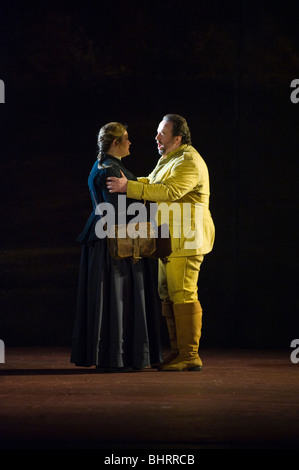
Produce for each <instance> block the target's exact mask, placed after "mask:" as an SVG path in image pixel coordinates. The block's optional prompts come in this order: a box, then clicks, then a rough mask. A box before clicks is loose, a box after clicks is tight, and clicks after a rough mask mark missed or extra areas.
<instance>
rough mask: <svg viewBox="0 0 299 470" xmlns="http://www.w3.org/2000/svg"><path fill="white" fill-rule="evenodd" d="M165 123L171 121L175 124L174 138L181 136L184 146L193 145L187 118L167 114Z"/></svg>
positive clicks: (164, 118)
mask: <svg viewBox="0 0 299 470" xmlns="http://www.w3.org/2000/svg"><path fill="white" fill-rule="evenodd" d="M163 121H170V122H172V124H173V131H172V132H173V136H177V135H181V136H182V144H188V145H192V142H191V132H190V129H189V127H188V124H187V121H186V119H185V118H183V117H182V116H180V115H179V114H166V115H165V116H164V117H163Z"/></svg>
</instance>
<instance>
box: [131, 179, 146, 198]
mask: <svg viewBox="0 0 299 470" xmlns="http://www.w3.org/2000/svg"><path fill="white" fill-rule="evenodd" d="M142 194H143V183H140V182H139V181H132V180H129V181H128V185H127V197H129V198H131V199H142Z"/></svg>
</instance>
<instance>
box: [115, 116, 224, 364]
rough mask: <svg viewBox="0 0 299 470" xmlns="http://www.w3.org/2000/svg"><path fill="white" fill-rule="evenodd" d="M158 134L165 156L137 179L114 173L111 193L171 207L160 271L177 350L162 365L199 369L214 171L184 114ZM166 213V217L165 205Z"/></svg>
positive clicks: (160, 287)
mask: <svg viewBox="0 0 299 470" xmlns="http://www.w3.org/2000/svg"><path fill="white" fill-rule="evenodd" d="M155 139H156V142H157V146H158V152H159V154H160V155H161V158H160V159H159V161H158V163H157V165H156V167H155V169H154V170H153V171H152V172H151V173H150V175H149V176H148V177H146V178H144V177H141V178H138V181H128V180H127V179H126V178H125V177H124V176H122V177H121V178H115V177H110V178H108V180H109V181H108V182H107V187H108V189H109V191H110V192H120V193H125V192H126V193H127V197H130V198H133V199H140V200H145V201H154V202H156V203H157V204H158V208H159V211H160V206H161V207H162V206H164V208H165V206H166V207H168V209H171V210H172V212H171V214H172V217H170V218H169V219H168V220H169V232H170V235H171V246H172V253H171V255H170V256H169V257H168V258H167V262H165V260H159V271H158V291H159V296H160V299H161V301H162V315H163V316H164V317H165V319H166V323H167V328H168V333H169V340H170V346H171V351H172V353H171V355H170V357H169V358H168V359H166V360H165V361H164V362H163V363H162V364H161V365H160V366H159V369H160V370H162V371H185V370H188V371H198V370H201V368H202V361H201V358H200V357H199V355H198V348H199V341H200V337H201V328H202V308H201V304H200V302H199V300H198V276H199V270H200V266H201V263H202V262H203V259H204V255H206V254H207V253H209V252H210V251H211V250H212V248H213V244H214V238H215V227H214V223H213V219H212V217H211V213H210V210H209V198H210V183H209V173H208V168H207V165H206V163H205V162H204V160H203V158H202V157H201V156H200V154H199V153H198V152H197V151H196V149H195V148H194V147H193V146H192V143H191V133H190V130H189V127H188V124H187V121H186V119H185V118H183V117H182V116H180V115H178V114H167V115H165V116H164V117H163V119H162V121H161V122H160V124H159V126H158V130H157V135H156V138H155ZM176 209H178V210H176ZM164 212H165V210H164ZM161 214H162V215H161ZM161 214H160V216H161V217H162V219H163V210H161ZM167 215H168V216H169V215H170V210H168V214H167Z"/></svg>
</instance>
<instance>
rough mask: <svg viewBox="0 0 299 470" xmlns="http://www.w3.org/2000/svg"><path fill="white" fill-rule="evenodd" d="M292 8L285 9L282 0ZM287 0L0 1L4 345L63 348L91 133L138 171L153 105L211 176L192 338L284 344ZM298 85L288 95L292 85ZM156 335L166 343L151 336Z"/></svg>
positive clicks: (290, 170) (291, 214) (292, 212)
mask: <svg viewBox="0 0 299 470" xmlns="http://www.w3.org/2000/svg"><path fill="white" fill-rule="evenodd" d="M296 5H297V6H296ZM298 13H299V12H298V2H295V1H294V2H263V1H258V2H257V1H255V0H254V1H249V0H248V1H245V0H243V1H237V0H227V1H215V0H203V1H186V0H184V1H180V0H177V1H176V2H172V1H171V2H170V1H167V0H166V1H163V0H162V1H161V0H160V1H154V0H152V1H150V2H149V1H143V2H131V1H128V2H111V1H85V2H77V1H72V2H63V1H61V2H58V1H43V0H41V1H38V2H33V1H27V2H21V1H16V0H12V1H7V2H3V1H1V2H0V15H1V57H0V61H1V62H0V79H1V80H3V81H4V83H5V103H4V104H0V114H1V315H0V338H1V339H2V340H3V341H4V342H5V345H6V347H8V346H29V345H30V346H35V345H49V346H69V345H70V341H71V333H72V324H73V318H74V310H75V301H76V289H77V274H78V267H79V257H80V246H78V245H77V244H76V242H75V238H76V236H77V234H78V233H79V232H80V231H81V229H82V228H83V226H84V224H85V221H86V219H87V217H88V216H89V213H90V210H91V203H90V200H89V193H88V188H87V178H88V174H89V171H90V168H91V166H92V164H93V162H94V160H95V157H96V151H97V148H96V138H97V132H98V130H99V128H100V127H101V126H102V125H103V124H105V123H106V122H108V121H111V120H118V121H123V122H125V123H127V124H128V125H129V135H130V139H131V141H132V145H131V155H130V156H129V157H127V158H126V162H125V164H126V166H127V167H128V168H130V169H131V170H132V171H134V172H135V173H136V175H138V176H141V175H147V174H148V173H149V172H150V171H151V169H152V168H153V167H154V165H155V163H156V160H157V158H158V157H159V156H158V154H157V151H156V145H155V142H154V137H155V134H156V129H157V126H158V123H159V122H160V120H161V119H162V117H163V115H164V114H166V113H179V114H182V115H183V116H185V117H186V118H187V120H188V122H189V125H190V129H191V133H192V138H193V145H194V146H195V147H196V148H197V150H198V151H199V152H200V153H201V155H202V156H203V158H204V159H205V161H206V163H207V165H208V168H209V172H210V182H211V200H210V209H211V212H212V216H213V218H214V221H215V226H216V240H215V247H214V250H213V252H212V253H211V254H209V255H208V256H207V257H206V260H205V262H204V264H203V266H202V271H201V274H200V281H199V292H200V300H201V303H202V305H203V309H204V317H203V320H204V323H203V337H202V341H201V346H202V347H207V348H210V347H230V348H234V347H245V348H290V343H291V341H292V340H293V339H294V338H298V337H299V316H298V306H297V289H298V287H297V263H298V258H297V253H298V251H297V243H298V230H297V228H298V224H297V199H298V193H297V158H298V143H299V137H298V136H299V132H298V131H299V129H298V113H299V103H298V104H296V103H293V102H292V101H291V99H290V95H291V92H292V91H293V89H292V88H291V86H290V85H291V82H292V80H294V79H296V78H299V49H298V42H299V37H298V27H297V21H298ZM298 96H299V94H298ZM164 340H165V341H166V339H164Z"/></svg>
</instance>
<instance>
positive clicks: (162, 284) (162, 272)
mask: <svg viewBox="0 0 299 470" xmlns="http://www.w3.org/2000/svg"><path fill="white" fill-rule="evenodd" d="M203 258H204V256H203V255H194V256H181V257H177V258H171V257H170V258H168V261H167V263H165V264H164V263H163V262H162V261H161V260H159V272H158V281H159V282H158V284H159V287H158V288H159V296H160V299H161V300H163V301H164V302H169V301H170V302H173V303H174V304H183V303H189V302H196V301H197V300H198V294H197V290H198V288H197V282H198V275H199V270H200V265H201V263H202V262H203Z"/></svg>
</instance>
